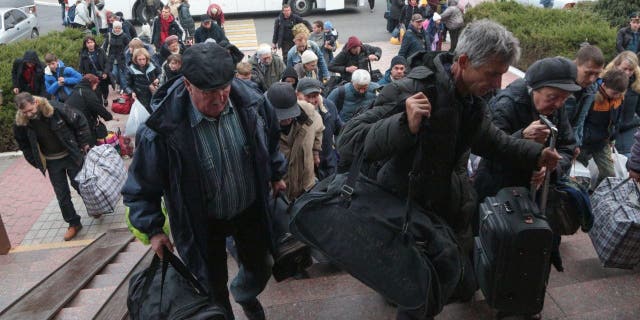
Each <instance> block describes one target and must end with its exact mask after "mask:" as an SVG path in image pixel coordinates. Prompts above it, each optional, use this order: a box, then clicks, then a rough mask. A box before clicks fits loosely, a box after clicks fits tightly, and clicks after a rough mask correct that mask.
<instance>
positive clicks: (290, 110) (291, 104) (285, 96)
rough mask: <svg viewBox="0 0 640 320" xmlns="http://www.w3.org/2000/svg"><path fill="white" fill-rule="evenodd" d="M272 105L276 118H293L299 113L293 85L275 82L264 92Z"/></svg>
mask: <svg viewBox="0 0 640 320" xmlns="http://www.w3.org/2000/svg"><path fill="white" fill-rule="evenodd" d="M265 95H266V97H267V99H268V100H269V103H271V105H272V106H273V109H274V111H275V112H276V117H277V118H278V120H286V119H291V118H295V117H297V116H298V115H300V106H299V105H298V98H297V97H296V92H295V90H293V86H291V85H290V84H289V83H286V82H276V83H274V84H272V85H271V87H269V90H267V93H266V94H265Z"/></svg>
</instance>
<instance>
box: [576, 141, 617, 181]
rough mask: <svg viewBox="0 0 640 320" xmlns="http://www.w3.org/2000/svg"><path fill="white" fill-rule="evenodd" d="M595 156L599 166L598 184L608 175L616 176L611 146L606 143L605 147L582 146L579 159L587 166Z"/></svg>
mask: <svg viewBox="0 0 640 320" xmlns="http://www.w3.org/2000/svg"><path fill="white" fill-rule="evenodd" d="M591 158H593V161H594V162H595V163H596V166H598V171H599V173H598V181H597V182H596V185H599V184H600V182H601V181H602V180H604V178H606V177H615V176H616V171H615V169H614V167H613V156H612V155H611V146H609V144H608V143H607V144H605V145H604V146H603V147H588V146H582V147H580V155H578V161H580V162H582V164H583V165H585V167H586V166H587V165H588V163H589V160H590V159H591Z"/></svg>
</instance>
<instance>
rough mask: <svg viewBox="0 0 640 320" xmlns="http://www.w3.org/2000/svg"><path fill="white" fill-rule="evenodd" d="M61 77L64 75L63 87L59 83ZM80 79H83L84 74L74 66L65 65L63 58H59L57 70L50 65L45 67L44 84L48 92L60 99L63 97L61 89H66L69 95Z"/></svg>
mask: <svg viewBox="0 0 640 320" xmlns="http://www.w3.org/2000/svg"><path fill="white" fill-rule="evenodd" d="M60 77H64V85H63V86H62V87H60V85H59V84H58V78H60ZM80 80H82V75H81V74H80V73H79V72H78V71H76V70H75V69H74V68H72V67H67V66H65V65H64V62H62V60H58V68H56V71H55V72H52V71H51V68H49V66H47V67H46V68H45V69H44V85H45V87H46V88H47V93H48V94H50V95H53V96H55V97H56V99H58V101H60V98H61V95H60V90H64V93H65V95H66V97H68V96H69V95H71V91H73V87H74V86H75V85H76V84H78V82H80Z"/></svg>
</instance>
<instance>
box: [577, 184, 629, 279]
mask: <svg viewBox="0 0 640 320" xmlns="http://www.w3.org/2000/svg"><path fill="white" fill-rule="evenodd" d="M639 198H640V188H639V187H638V185H637V184H636V183H635V182H633V181H632V180H629V179H625V180H623V179H620V178H606V179H605V180H603V181H602V183H600V185H599V186H598V188H597V189H596V191H595V193H594V194H593V197H592V198H591V204H592V208H593V209H592V210H593V215H594V222H593V228H592V229H591V231H590V232H589V236H590V237H591V242H592V243H593V246H594V247H595V249H596V252H597V253H598V257H599V258H600V261H601V262H602V263H603V265H604V266H605V267H612V268H622V269H632V268H634V267H635V266H637V265H638V264H640V202H639Z"/></svg>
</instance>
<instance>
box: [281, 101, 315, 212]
mask: <svg viewBox="0 0 640 320" xmlns="http://www.w3.org/2000/svg"><path fill="white" fill-rule="evenodd" d="M298 105H300V109H302V113H301V115H300V116H298V117H297V118H296V119H295V120H294V121H293V123H292V124H291V128H290V130H289V132H288V133H284V132H283V133H281V134H280V152H282V154H283V155H284V157H285V159H287V162H288V168H287V174H286V175H285V176H284V181H285V182H286V183H287V191H286V193H287V197H288V198H289V199H290V200H293V199H295V198H297V197H298V196H299V195H301V194H302V193H304V192H306V191H307V190H309V189H311V188H312V187H313V186H314V185H315V184H316V174H315V165H314V162H313V154H314V153H316V152H317V153H318V154H319V153H320V151H322V131H323V130H324V125H323V123H322V117H321V116H320V114H319V113H317V112H316V110H315V107H314V106H313V105H312V104H310V103H308V102H306V101H302V100H298Z"/></svg>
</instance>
